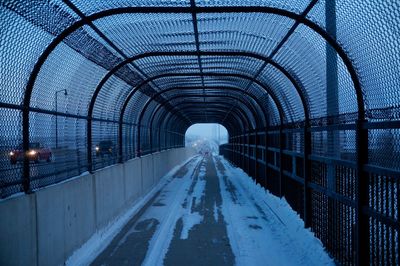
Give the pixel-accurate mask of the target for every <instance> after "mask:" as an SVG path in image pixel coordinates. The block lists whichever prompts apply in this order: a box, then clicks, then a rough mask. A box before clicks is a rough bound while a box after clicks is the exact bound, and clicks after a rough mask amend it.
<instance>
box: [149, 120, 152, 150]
mask: <svg viewBox="0 0 400 266" xmlns="http://www.w3.org/2000/svg"><path fill="white" fill-rule="evenodd" d="M149 143H150V153H153V127H152V126H151V127H149Z"/></svg>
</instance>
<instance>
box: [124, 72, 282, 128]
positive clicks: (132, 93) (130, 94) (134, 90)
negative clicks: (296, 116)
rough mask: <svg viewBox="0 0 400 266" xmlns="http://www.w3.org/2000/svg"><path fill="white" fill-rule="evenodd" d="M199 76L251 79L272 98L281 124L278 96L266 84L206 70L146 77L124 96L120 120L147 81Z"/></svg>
mask: <svg viewBox="0 0 400 266" xmlns="http://www.w3.org/2000/svg"><path fill="white" fill-rule="evenodd" d="M191 76H192V77H200V76H216V77H218V76H219V77H237V78H242V79H246V80H249V81H252V82H254V83H256V84H257V85H258V86H260V87H261V88H263V89H264V91H265V92H266V93H267V94H268V95H269V96H270V97H271V98H272V100H273V101H274V102H275V105H276V106H277V107H278V110H279V113H280V123H281V124H283V118H284V112H283V108H282V106H281V104H280V101H279V99H278V97H276V95H275V93H274V92H273V91H272V90H271V89H270V88H269V87H268V86H266V85H264V84H263V83H262V82H261V81H259V80H257V79H254V78H253V77H250V76H246V75H242V74H234V73H233V74H228V73H214V72H206V73H166V74H161V75H157V76H153V77H150V78H148V79H147V80H145V81H143V82H142V83H140V84H139V85H138V86H137V87H135V88H134V89H133V90H132V91H131V92H130V93H129V94H128V96H127V97H126V99H125V102H124V104H123V107H122V109H121V113H120V122H121V121H123V120H121V119H123V118H122V117H123V116H124V113H125V109H126V107H127V105H128V103H129V101H130V99H131V98H132V97H133V96H134V94H135V93H136V92H137V91H138V90H139V89H140V88H141V87H142V86H144V85H146V84H147V83H149V82H151V81H154V80H157V79H160V78H165V77H191Z"/></svg>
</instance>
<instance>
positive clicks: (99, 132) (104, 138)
mask: <svg viewBox="0 0 400 266" xmlns="http://www.w3.org/2000/svg"><path fill="white" fill-rule="evenodd" d="M119 145H120V143H119V142H118V123H117V122H102V121H93V147H91V151H92V158H93V160H92V162H91V164H92V165H93V168H94V169H99V168H102V167H106V166H108V165H112V164H116V163H117V162H118V160H119V154H118V151H119Z"/></svg>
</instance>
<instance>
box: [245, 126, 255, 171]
mask: <svg viewBox="0 0 400 266" xmlns="http://www.w3.org/2000/svg"><path fill="white" fill-rule="evenodd" d="M250 132H251V131H250V130H249V131H248V132H247V134H246V139H247V174H248V175H249V176H251V154H250V149H251V148H250ZM252 178H253V179H254V176H252Z"/></svg>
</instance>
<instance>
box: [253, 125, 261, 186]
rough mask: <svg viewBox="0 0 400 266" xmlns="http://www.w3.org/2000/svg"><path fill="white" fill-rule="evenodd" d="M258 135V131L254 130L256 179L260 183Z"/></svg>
mask: <svg viewBox="0 0 400 266" xmlns="http://www.w3.org/2000/svg"><path fill="white" fill-rule="evenodd" d="M257 138H258V135H257V129H255V130H254V147H255V148H254V151H255V153H254V158H255V162H254V178H255V179H256V181H257V183H260V182H259V177H258V140H257Z"/></svg>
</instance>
